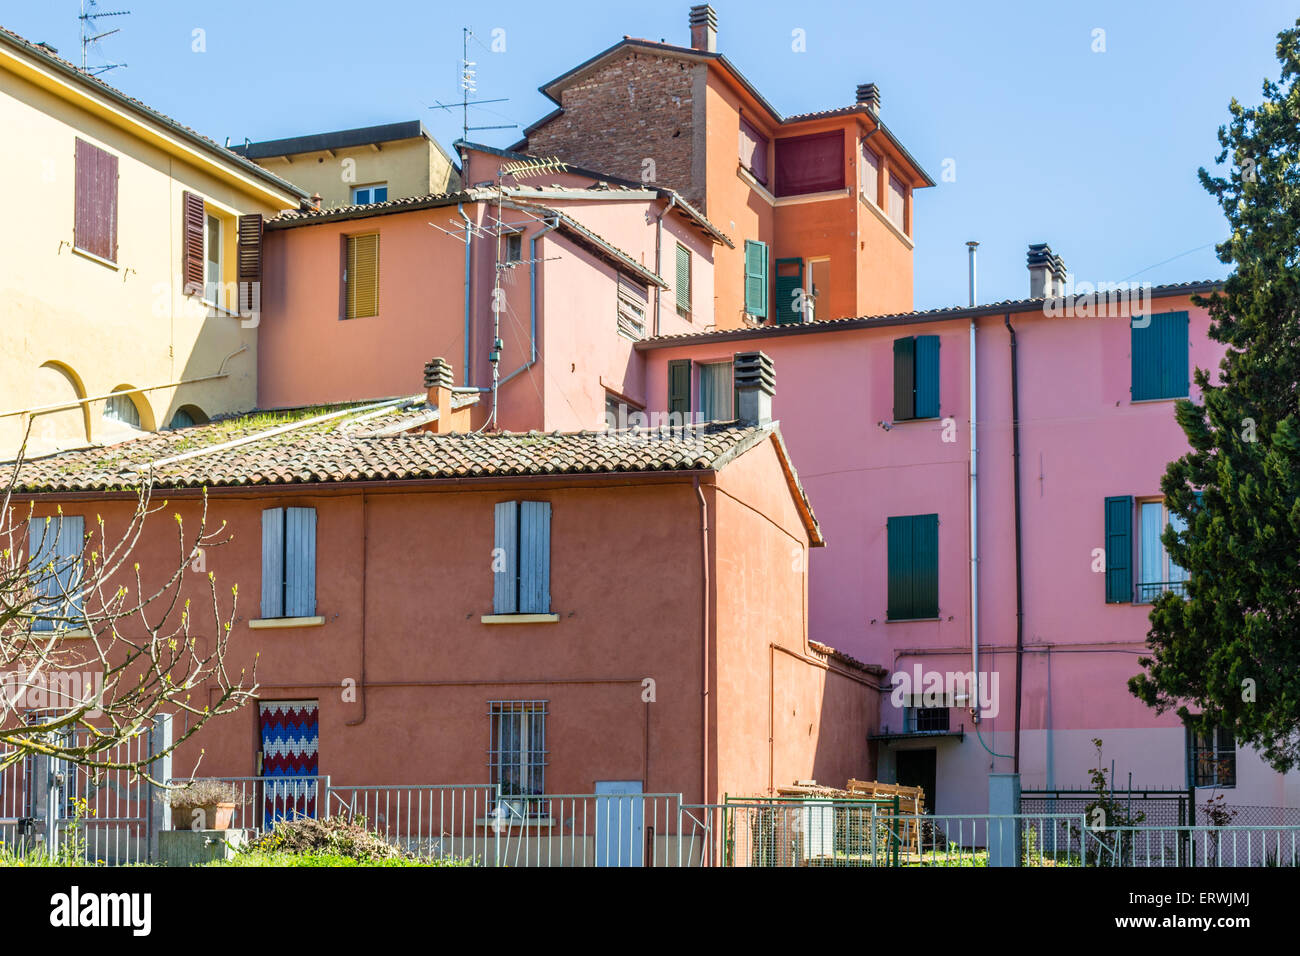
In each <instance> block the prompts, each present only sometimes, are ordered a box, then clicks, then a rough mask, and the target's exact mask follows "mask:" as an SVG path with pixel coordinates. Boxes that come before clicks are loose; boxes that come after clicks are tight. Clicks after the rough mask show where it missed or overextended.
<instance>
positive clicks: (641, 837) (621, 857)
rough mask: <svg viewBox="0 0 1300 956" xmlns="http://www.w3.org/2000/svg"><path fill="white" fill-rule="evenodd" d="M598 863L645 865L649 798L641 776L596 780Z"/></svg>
mask: <svg viewBox="0 0 1300 956" xmlns="http://www.w3.org/2000/svg"><path fill="white" fill-rule="evenodd" d="M596 865H597V866H644V865H645V800H644V799H642V796H641V781H640V780H597V781H596Z"/></svg>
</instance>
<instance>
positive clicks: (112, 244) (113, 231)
mask: <svg viewBox="0 0 1300 956" xmlns="http://www.w3.org/2000/svg"><path fill="white" fill-rule="evenodd" d="M75 179H76V183H75V187H74V190H75V199H74V220H73V234H72V238H73V244H74V245H75V246H76V248H78V249H80V250H82V251H83V252H89V253H90V254H91V255H95V256H99V258H101V259H107V260H108V261H109V262H116V261H117V157H116V156H115V155H113V154H112V153H110V152H107V151H106V150H102V149H100V148H99V147H98V146H92V145H91V144H90V143H87V142H86V141H85V140H83V139H78V140H77V141H76V176H75Z"/></svg>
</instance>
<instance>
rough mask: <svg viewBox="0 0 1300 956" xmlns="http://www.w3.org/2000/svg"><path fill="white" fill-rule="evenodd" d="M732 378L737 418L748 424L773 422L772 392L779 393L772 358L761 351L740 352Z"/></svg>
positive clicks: (734, 359)
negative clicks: (734, 388)
mask: <svg viewBox="0 0 1300 956" xmlns="http://www.w3.org/2000/svg"><path fill="white" fill-rule="evenodd" d="M732 380H733V382H734V383H735V387H736V419H737V420H738V421H740V422H741V423H742V424H745V425H766V424H768V423H769V422H771V421H772V396H773V395H774V394H776V372H775V370H774V369H773V368H772V360H771V359H770V358H768V356H767V355H765V354H764V353H762V352H737V353H736V354H735V356H734V358H733V365H732Z"/></svg>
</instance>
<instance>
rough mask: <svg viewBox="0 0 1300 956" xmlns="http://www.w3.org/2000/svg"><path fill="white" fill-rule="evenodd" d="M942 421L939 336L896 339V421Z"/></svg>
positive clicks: (915, 336)
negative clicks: (928, 419) (940, 412)
mask: <svg viewBox="0 0 1300 956" xmlns="http://www.w3.org/2000/svg"><path fill="white" fill-rule="evenodd" d="M938 417H939V336H937V335H914V336H906V337H904V338H901V339H894V421H897V422H905V421H911V420H914V419H922V418H938Z"/></svg>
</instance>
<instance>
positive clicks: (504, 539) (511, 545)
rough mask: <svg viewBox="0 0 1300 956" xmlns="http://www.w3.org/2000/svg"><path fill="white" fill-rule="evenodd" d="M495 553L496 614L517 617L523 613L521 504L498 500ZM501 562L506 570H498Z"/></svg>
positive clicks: (502, 568) (493, 555)
mask: <svg viewBox="0 0 1300 956" xmlns="http://www.w3.org/2000/svg"><path fill="white" fill-rule="evenodd" d="M495 548H496V549H497V550H495V551H494V552H493V554H492V562H493V564H492V567H493V572H492V613H493V614H516V613H518V610H519V502H517V501H498V502H497V506H496V538H495ZM498 560H500V561H501V564H502V567H501V568H500V570H497V567H498V564H497V562H498Z"/></svg>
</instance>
